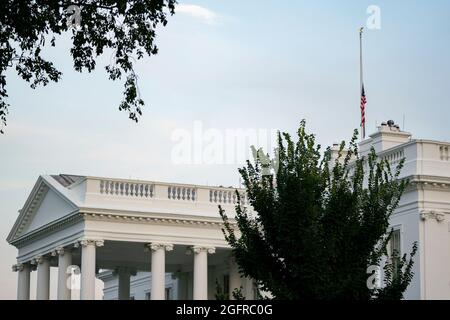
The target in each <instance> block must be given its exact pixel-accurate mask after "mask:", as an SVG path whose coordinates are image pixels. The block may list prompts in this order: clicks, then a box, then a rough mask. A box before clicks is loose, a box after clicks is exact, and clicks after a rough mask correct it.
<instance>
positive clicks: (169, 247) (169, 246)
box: [145, 242, 173, 251]
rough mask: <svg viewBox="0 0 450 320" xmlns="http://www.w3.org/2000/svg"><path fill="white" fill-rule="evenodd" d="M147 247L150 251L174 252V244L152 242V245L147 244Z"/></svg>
mask: <svg viewBox="0 0 450 320" xmlns="http://www.w3.org/2000/svg"><path fill="white" fill-rule="evenodd" d="M145 246H146V248H147V250H148V251H156V250H158V249H164V250H165V251H172V250H173V244H171V243H160V242H152V243H147V244H146V245H145Z"/></svg>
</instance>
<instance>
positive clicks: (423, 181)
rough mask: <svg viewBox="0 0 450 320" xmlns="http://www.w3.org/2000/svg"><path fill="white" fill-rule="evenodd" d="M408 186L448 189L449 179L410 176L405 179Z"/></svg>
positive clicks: (449, 187) (449, 186)
mask: <svg viewBox="0 0 450 320" xmlns="http://www.w3.org/2000/svg"><path fill="white" fill-rule="evenodd" d="M402 179H405V180H409V185H410V186H417V187H427V188H428V187H429V188H436V189H450V178H448V177H440V176H430V175H411V176H408V177H405V178H402Z"/></svg>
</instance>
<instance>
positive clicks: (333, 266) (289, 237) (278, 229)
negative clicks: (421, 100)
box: [219, 121, 417, 300]
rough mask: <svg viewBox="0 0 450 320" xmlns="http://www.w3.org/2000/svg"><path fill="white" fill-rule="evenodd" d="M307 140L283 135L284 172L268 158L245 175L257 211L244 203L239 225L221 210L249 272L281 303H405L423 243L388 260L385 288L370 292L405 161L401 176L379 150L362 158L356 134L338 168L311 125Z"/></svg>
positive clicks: (242, 267)
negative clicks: (370, 271) (380, 156)
mask: <svg viewBox="0 0 450 320" xmlns="http://www.w3.org/2000/svg"><path fill="white" fill-rule="evenodd" d="M297 136H298V141H297V142H294V141H292V139H291V136H290V135H289V134H287V133H283V134H279V135H278V148H277V149H278V150H277V153H278V162H277V163H278V169H277V170H276V172H273V171H272V174H267V169H268V168H267V166H268V165H270V164H268V162H267V161H264V163H262V162H261V160H260V157H256V159H255V161H254V163H252V162H250V161H247V165H246V167H244V168H242V169H240V170H239V172H240V174H241V176H242V178H243V181H244V185H245V188H246V190H247V197H248V201H249V204H250V205H251V206H252V207H253V208H254V212H252V211H250V210H249V209H248V208H247V206H246V205H245V204H244V203H241V202H239V204H238V205H237V206H236V217H235V224H234V223H232V222H231V221H230V220H229V219H228V217H227V215H226V213H225V212H224V210H223V209H222V208H221V207H219V211H220V215H221V216H222V219H223V221H224V228H223V232H224V235H225V238H226V240H227V242H228V243H229V244H230V246H231V247H232V249H233V254H234V256H235V259H236V261H237V263H238V265H239V267H240V270H241V272H242V273H243V275H245V276H247V277H251V278H253V279H255V281H256V282H257V284H258V285H259V286H260V287H261V289H263V290H265V291H269V292H271V293H272V295H273V296H274V298H276V299H322V300H324V299H325V300H327V299H347V300H369V299H400V298H402V296H403V292H404V291H405V290H406V288H407V286H408V284H409V283H410V281H411V278H412V276H413V272H412V266H413V260H412V257H413V256H414V255H415V253H416V249H417V246H416V244H414V246H413V250H412V252H411V255H410V258H409V259H407V257H406V255H404V256H403V257H402V258H401V259H396V258H395V257H390V258H389V259H387V263H386V266H385V268H384V270H385V273H386V278H385V281H384V288H376V287H371V286H368V284H367V282H368V281H367V280H368V278H369V274H368V273H367V269H368V267H369V266H371V265H375V266H376V265H380V262H381V261H382V259H383V257H385V256H386V255H387V249H386V248H387V244H388V242H389V239H390V236H391V234H392V232H390V231H389V217H390V216H391V214H392V213H393V211H394V210H395V208H396V207H397V206H398V203H399V199H400V197H401V195H402V193H403V191H404V189H405V187H406V186H407V181H405V180H403V179H399V174H400V170H401V168H402V166H403V161H401V162H400V164H399V165H398V167H397V168H396V169H395V170H391V168H390V166H389V163H388V162H387V161H385V160H383V159H377V156H376V154H375V151H374V150H373V149H372V151H371V153H370V154H369V155H368V157H367V158H364V157H359V155H358V149H357V144H356V137H357V131H356V130H355V133H354V136H353V138H352V140H351V142H350V143H349V146H348V148H347V149H345V142H342V143H341V146H340V152H339V157H338V159H336V160H332V158H331V150H330V149H329V148H328V149H327V150H326V151H325V152H323V153H322V152H321V147H320V145H317V144H316V142H315V137H314V135H312V134H308V133H307V132H306V130H305V121H302V122H301V125H300V128H299V129H298V132H297ZM365 168H367V169H365ZM263 173H265V174H263ZM238 196H239V194H238ZM394 269H395V272H394Z"/></svg>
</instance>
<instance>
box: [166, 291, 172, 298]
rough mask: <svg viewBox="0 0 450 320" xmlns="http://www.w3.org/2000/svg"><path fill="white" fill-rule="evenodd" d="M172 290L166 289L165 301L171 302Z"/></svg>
mask: <svg viewBox="0 0 450 320" xmlns="http://www.w3.org/2000/svg"><path fill="white" fill-rule="evenodd" d="M171 296H172V288H166V300H171Z"/></svg>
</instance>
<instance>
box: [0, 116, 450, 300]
mask: <svg viewBox="0 0 450 320" xmlns="http://www.w3.org/2000/svg"><path fill="white" fill-rule="evenodd" d="M372 146H373V147H374V148H375V150H376V152H377V153H378V155H379V156H380V157H383V158H387V159H388V160H389V161H390V162H391V163H392V164H396V163H398V161H400V159H401V158H403V157H405V158H406V162H405V166H404V168H403V170H402V174H401V176H402V177H403V178H408V179H409V180H410V184H409V186H408V189H407V190H406V192H405V194H404V195H403V197H402V199H401V202H400V205H399V207H398V209H397V210H396V212H395V214H394V215H393V216H392V219H391V225H392V227H393V228H394V229H395V230H396V232H395V233H394V238H393V241H392V247H393V248H395V249H397V250H399V251H400V252H402V253H404V252H409V251H410V249H411V246H412V243H413V242H414V241H417V242H418V244H419V251H418V254H417V256H416V257H415V266H414V271H415V276H414V279H413V281H412V283H411V285H410V286H409V288H408V290H407V292H406V298H407V299H450V143H447V142H439V141H430V140H417V139H412V138H411V135H410V134H409V133H406V132H403V131H401V130H400V129H399V128H398V126H395V125H394V124H393V123H392V122H389V124H385V123H383V124H382V125H381V126H380V127H379V129H378V131H377V132H376V133H374V134H372V135H371V136H370V138H368V139H366V140H364V141H362V142H361V143H360V152H361V154H362V155H366V154H367V153H368V152H369V150H370V148H371V147H372ZM332 150H334V152H335V153H336V152H337V147H336V146H334V147H333V148H332ZM234 190H235V189H234V188H223V187H208V186H199V185H184V184H176V183H159V182H150V181H138V180H123V179H111V178H99V177H87V176H75V175H52V176H40V177H39V178H38V180H37V182H36V184H35V186H34V188H33V190H32V192H31V193H30V195H29V197H28V199H27V201H26V203H25V204H24V206H23V208H22V209H21V210H20V214H19V217H18V218H17V221H16V223H15V224H14V226H13V228H12V230H11V232H10V234H9V236H8V239H7V240H8V242H9V243H10V244H12V245H14V246H15V247H16V248H17V249H18V256H17V263H16V264H15V265H14V267H13V269H14V270H15V271H17V272H18V290H17V298H18V299H29V297H30V273H31V272H32V271H34V270H37V299H48V298H49V290H50V289H49V288H50V276H49V275H50V268H51V267H57V268H58V293H57V297H58V299H70V298H71V291H70V289H69V287H68V286H67V281H68V278H69V277H70V273H67V270H68V268H69V269H70V266H79V267H80V268H81V299H93V298H94V295H95V285H94V283H95V279H96V277H98V278H100V279H102V280H103V281H104V283H105V288H104V298H105V299H130V298H131V299H214V294H215V292H216V282H217V283H219V285H220V286H221V287H222V288H223V289H224V290H226V291H227V292H229V293H231V292H232V291H233V289H234V288H239V287H241V286H242V289H243V293H244V295H245V296H246V297H247V298H248V299H251V298H254V297H255V290H254V285H253V282H252V281H251V280H249V279H242V278H241V277H240V276H239V272H238V269H237V266H236V264H235V263H234V262H233V261H232V259H231V254H230V253H231V250H230V248H229V246H228V244H227V243H226V241H225V240H224V237H223V234H222V232H221V226H222V220H221V218H220V216H219V214H218V209H217V205H218V204H221V205H222V206H223V207H224V208H225V209H226V211H227V213H228V214H229V215H230V216H231V217H232V216H233V214H234V205H235V204H236V201H237V199H236V195H235V193H234ZM239 192H240V193H241V194H242V195H243V202H244V204H246V199H245V190H242V189H239Z"/></svg>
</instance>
